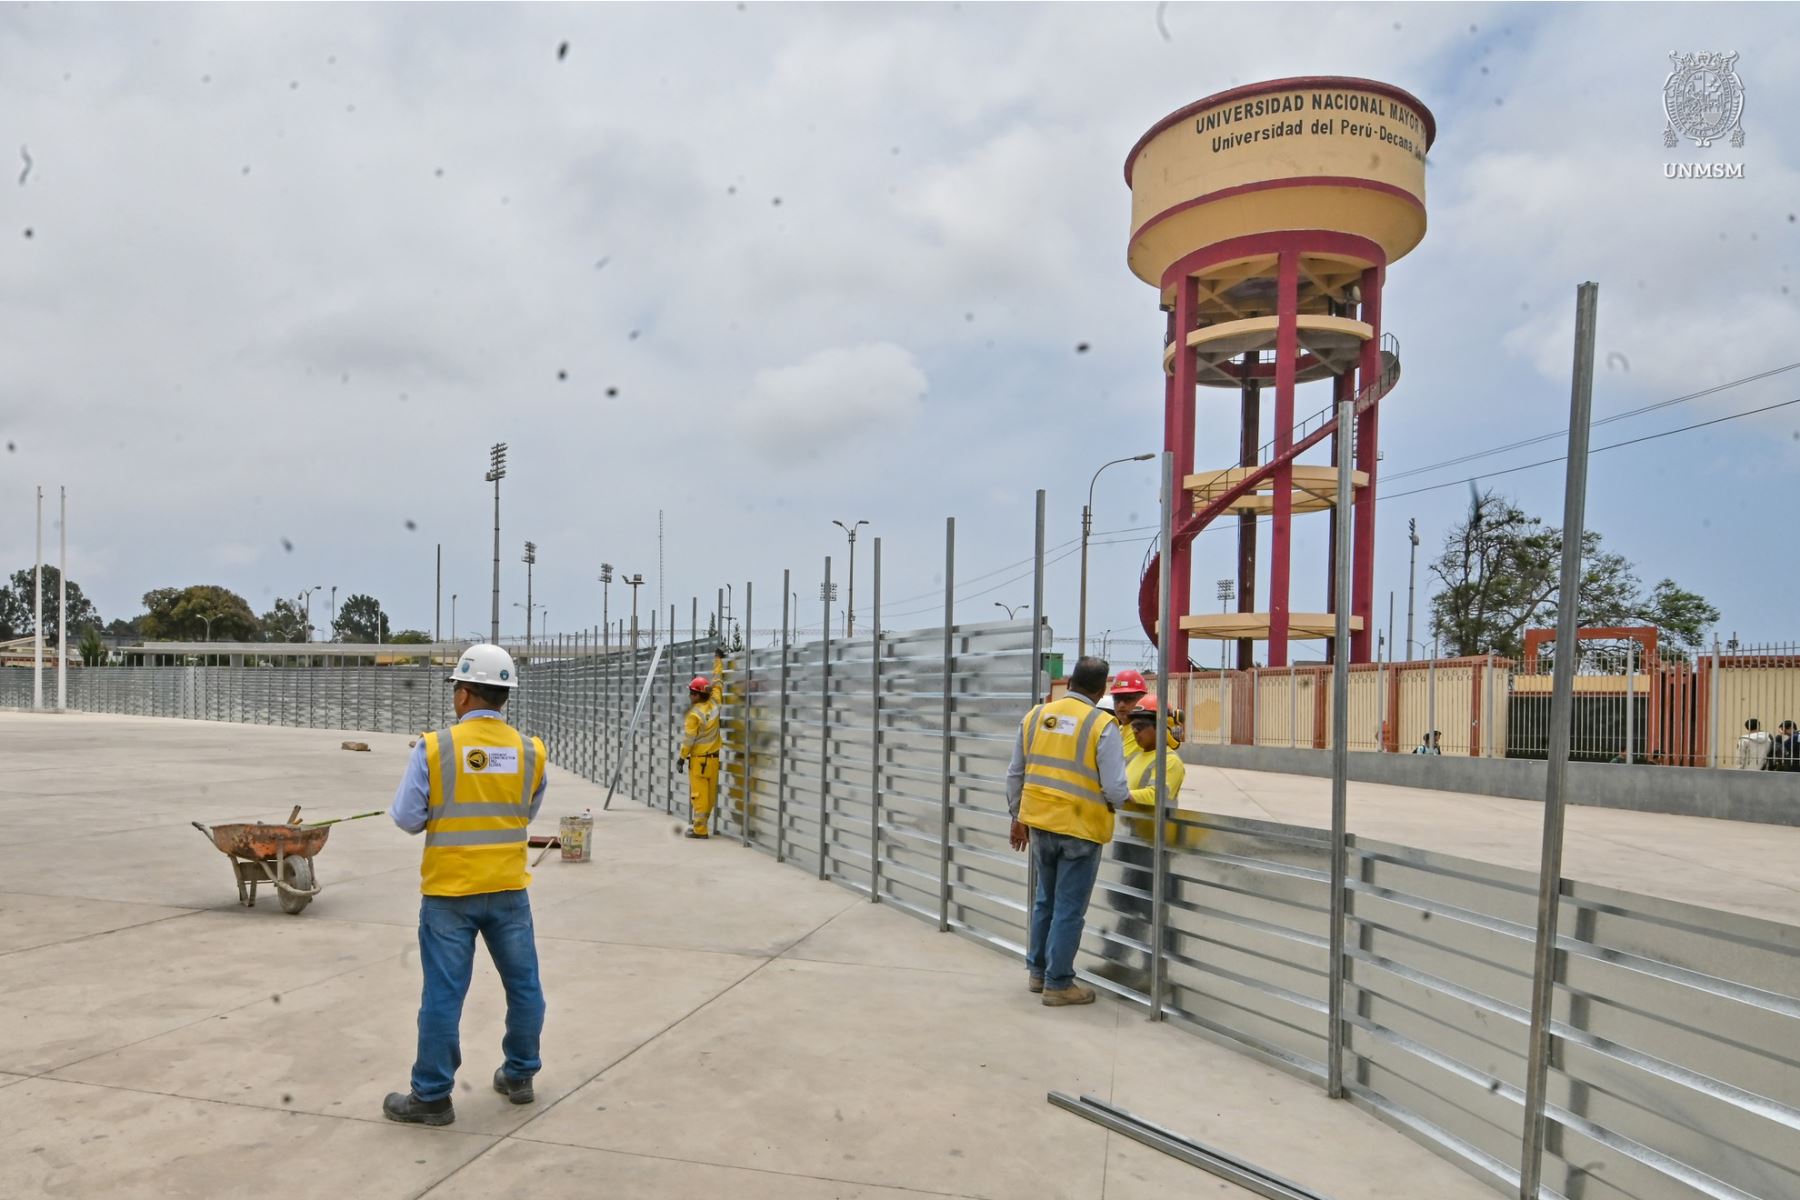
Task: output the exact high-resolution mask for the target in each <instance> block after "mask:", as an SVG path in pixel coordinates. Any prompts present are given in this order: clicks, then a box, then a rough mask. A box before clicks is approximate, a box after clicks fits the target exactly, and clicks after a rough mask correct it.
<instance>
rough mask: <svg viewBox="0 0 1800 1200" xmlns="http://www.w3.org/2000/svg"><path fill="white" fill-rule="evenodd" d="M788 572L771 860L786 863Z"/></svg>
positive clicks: (787, 572) (784, 581)
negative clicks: (773, 843) (773, 858)
mask: <svg viewBox="0 0 1800 1200" xmlns="http://www.w3.org/2000/svg"><path fill="white" fill-rule="evenodd" d="M791 575H792V572H791V571H790V570H789V569H787V568H785V567H784V568H782V572H781V695H780V696H779V697H778V699H779V701H780V705H781V707H780V708H779V709H778V710H777V711H778V712H779V713H780V716H779V718H778V719H777V721H776V726H775V740H776V742H777V743H778V745H777V748H776V753H775V861H776V862H786V861H787V797H788V788H787V763H788V657H789V656H788V603H787V596H788V592H789V590H790V589H791V588H792V587H793V579H792V578H790V576H791Z"/></svg>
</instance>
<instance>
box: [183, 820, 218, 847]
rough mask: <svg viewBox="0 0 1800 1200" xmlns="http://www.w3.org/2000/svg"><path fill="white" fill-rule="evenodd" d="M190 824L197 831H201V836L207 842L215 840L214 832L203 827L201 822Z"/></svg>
mask: <svg viewBox="0 0 1800 1200" xmlns="http://www.w3.org/2000/svg"><path fill="white" fill-rule="evenodd" d="M188 824H190V825H192V826H193V827H194V828H195V829H198V830H199V831H200V836H201V837H204V838H205V839H206V840H207V841H209V842H210V841H212V840H213V835H212V830H210V829H208V828H207V827H206V826H204V825H202V824H201V823H200V822H198V821H189V822H188Z"/></svg>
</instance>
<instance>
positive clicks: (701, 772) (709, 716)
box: [681, 673, 722, 837]
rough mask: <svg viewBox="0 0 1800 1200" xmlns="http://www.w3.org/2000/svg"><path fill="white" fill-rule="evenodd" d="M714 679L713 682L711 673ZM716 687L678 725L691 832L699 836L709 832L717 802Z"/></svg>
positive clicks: (717, 728)
mask: <svg viewBox="0 0 1800 1200" xmlns="http://www.w3.org/2000/svg"><path fill="white" fill-rule="evenodd" d="M714 679H715V680H716V679H717V674H716V673H715V675H714ZM721 744H722V739H721V738H720V735H719V685H718V683H717V682H714V684H713V686H712V691H711V692H709V693H708V694H707V697H706V699H704V700H702V701H700V702H699V703H698V704H695V705H692V706H690V707H689V708H688V711H687V717H686V719H685V720H684V721H683V722H682V733H681V757H682V760H683V761H684V762H686V763H687V768H688V800H689V802H690V805H689V806H690V808H691V809H692V810H693V818H694V823H693V830H694V833H695V834H696V835H697V836H699V837H706V836H707V835H708V833H709V832H710V830H709V827H710V825H711V823H712V812H713V806H714V805H716V804H717V803H718V799H719V747H720V745H721Z"/></svg>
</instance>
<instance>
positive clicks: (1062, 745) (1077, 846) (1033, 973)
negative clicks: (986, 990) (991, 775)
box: [1006, 657, 1129, 1008]
mask: <svg viewBox="0 0 1800 1200" xmlns="http://www.w3.org/2000/svg"><path fill="white" fill-rule="evenodd" d="M1106 674H1107V666H1106V660H1105V659H1103V658H1091V657H1087V658H1082V659H1080V660H1079V661H1078V662H1076V664H1075V669H1074V670H1073V671H1071V672H1070V673H1069V691H1068V694H1067V695H1065V696H1064V697H1063V698H1062V699H1060V700H1053V701H1051V702H1050V703H1048V704H1040V705H1038V706H1037V707H1035V708H1033V709H1032V710H1031V711H1030V712H1028V713H1026V714H1025V720H1024V721H1023V722H1022V723H1021V724H1020V726H1019V738H1018V741H1017V742H1015V743H1014V744H1013V757H1012V764H1011V766H1009V767H1008V768H1007V772H1006V805H1007V808H1008V810H1009V811H1010V812H1011V813H1012V819H1013V824H1012V839H1011V840H1012V847H1013V849H1015V850H1023V849H1025V848H1026V846H1027V845H1029V846H1030V848H1031V860H1032V865H1033V866H1034V867H1035V868H1036V870H1037V893H1036V895H1034V896H1033V897H1032V903H1031V935H1030V946H1029V948H1028V950H1027V953H1026V956H1025V971H1026V984H1027V986H1028V987H1029V988H1030V990H1031V991H1033V992H1039V993H1042V995H1043V1003H1044V1004H1045V1005H1047V1006H1049V1007H1052V1008H1055V1007H1059V1006H1062V1005H1067V1004H1092V1003H1093V1002H1094V991H1093V989H1092V988H1086V987H1082V986H1081V985H1080V984H1078V983H1076V982H1075V952H1076V950H1077V949H1079V947H1080V945H1081V930H1082V927H1083V924H1084V922H1085V919H1086V916H1087V906H1088V898H1089V897H1090V896H1091V895H1092V894H1093V890H1094V879H1095V877H1096V876H1097V875H1098V874H1099V871H1100V848H1101V847H1102V846H1104V845H1105V844H1106V843H1107V842H1109V841H1111V840H1112V834H1113V813H1114V811H1115V810H1116V809H1118V808H1119V806H1121V805H1123V804H1124V803H1125V802H1126V801H1127V799H1128V798H1129V797H1128V789H1127V787H1126V783H1125V754H1124V751H1123V750H1122V749H1121V748H1120V746H1119V725H1118V722H1116V721H1114V720H1112V719H1111V718H1110V717H1108V716H1107V714H1106V713H1104V712H1102V711H1101V710H1100V709H1098V708H1096V707H1095V705H1096V704H1097V703H1098V702H1099V700H1100V697H1101V696H1102V695H1104V694H1105V692H1106Z"/></svg>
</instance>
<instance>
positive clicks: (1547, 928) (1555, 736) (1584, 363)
mask: <svg viewBox="0 0 1800 1200" xmlns="http://www.w3.org/2000/svg"><path fill="white" fill-rule="evenodd" d="M1599 292H1600V286H1599V285H1598V284H1596V283H1584V284H1582V285H1581V287H1580V288H1579V289H1577V291H1576V300H1575V367H1574V382H1573V385H1572V387H1571V389H1570V398H1569V451H1568V464H1569V466H1568V475H1567V479H1566V481H1565V485H1564V491H1563V519H1562V531H1563V546H1562V590H1561V592H1560V593H1559V595H1562V596H1574V595H1576V594H1578V592H1579V590H1580V587H1581V541H1582V531H1583V530H1584V529H1585V528H1586V524H1585V523H1586V515H1587V471H1588V434H1589V423H1590V421H1591V419H1592V415H1593V399H1594V324H1595V309H1596V307H1597V304H1598V298H1599ZM1576 628H1577V613H1576V607H1575V605H1573V604H1563V605H1561V606H1560V608H1559V610H1558V612H1557V614H1556V646H1557V651H1558V653H1557V655H1556V663H1555V668H1554V675H1553V680H1552V685H1551V687H1552V690H1551V694H1550V695H1551V699H1550V761H1549V763H1548V765H1547V769H1546V771H1545V773H1544V774H1545V782H1544V847H1543V858H1542V860H1541V862H1540V863H1539V866H1538V911H1537V945H1536V954H1535V956H1534V962H1533V964H1532V976H1531V1032H1530V1038H1531V1041H1530V1047H1529V1054H1528V1056H1527V1060H1526V1076H1525V1134H1524V1140H1523V1145H1522V1147H1521V1150H1520V1154H1519V1197H1520V1200H1538V1197H1539V1194H1540V1193H1539V1184H1540V1182H1541V1180H1542V1178H1543V1169H1544V1089H1545V1085H1546V1083H1547V1082H1548V1074H1549V1066H1550V1038H1549V1025H1550V1006H1551V1001H1552V999H1553V998H1554V995H1555V986H1556V927H1557V910H1558V907H1559V902H1560V900H1561V896H1562V851H1563V810H1564V805H1565V803H1566V790H1567V784H1568V773H1569V736H1570V729H1569V718H1570V715H1571V712H1572V709H1573V707H1574V699H1575V665H1576V659H1577V658H1578V657H1579V655H1577V654H1576V653H1575V644H1576V643H1575V631H1576Z"/></svg>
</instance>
